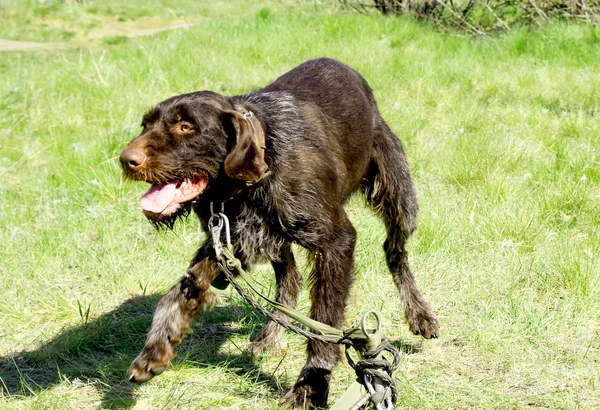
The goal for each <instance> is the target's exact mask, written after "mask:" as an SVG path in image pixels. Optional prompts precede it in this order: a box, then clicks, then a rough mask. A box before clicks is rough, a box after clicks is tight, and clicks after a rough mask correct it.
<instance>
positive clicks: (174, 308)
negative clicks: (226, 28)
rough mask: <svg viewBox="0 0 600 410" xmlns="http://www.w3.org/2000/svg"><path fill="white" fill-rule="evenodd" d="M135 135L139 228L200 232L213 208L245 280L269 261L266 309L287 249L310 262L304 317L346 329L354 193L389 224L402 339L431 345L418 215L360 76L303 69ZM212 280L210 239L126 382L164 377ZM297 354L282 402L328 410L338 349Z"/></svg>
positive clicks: (281, 286)
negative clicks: (220, 213)
mask: <svg viewBox="0 0 600 410" xmlns="http://www.w3.org/2000/svg"><path fill="white" fill-rule="evenodd" d="M142 127H143V131H142V133H141V135H140V136H138V137H137V138H135V139H134V140H133V141H131V142H130V143H129V145H128V146H127V147H126V148H125V150H124V151H123V153H122V154H121V164H122V166H123V169H124V172H125V175H126V176H127V177H128V178H131V179H135V180H142V181H146V182H149V183H151V184H152V186H151V188H150V189H149V191H148V192H147V193H146V194H144V196H143V197H142V201H141V205H142V208H143V209H144V213H145V214H146V216H147V217H148V219H149V220H150V221H151V222H153V223H154V224H156V225H167V226H171V225H172V224H173V223H174V221H175V220H176V219H177V217H179V216H181V215H185V214H187V213H189V211H190V210H193V211H194V212H195V213H196V214H197V215H198V217H199V218H200V222H201V224H202V227H203V228H204V229H205V230H206V229H207V221H208V219H209V217H210V203H211V202H213V203H215V206H217V207H220V204H221V203H224V204H225V205H224V207H225V213H226V214H227V215H228V217H229V220H230V221H231V222H232V227H231V229H232V241H233V243H234V245H235V251H236V255H237V256H238V257H239V258H240V260H242V263H243V264H244V266H245V268H249V267H250V266H251V265H252V263H254V262H255V261H256V260H259V259H267V260H269V261H271V263H272V265H273V268H274V270H275V276H276V281H277V296H276V298H277V301H279V302H281V303H284V304H287V305H289V306H292V307H293V306H295V305H296V302H297V300H298V296H299V293H300V291H301V287H302V277H301V276H300V274H299V272H298V269H297V267H296V264H295V262H294V256H293V254H292V251H291V244H292V243H297V244H299V245H301V246H303V247H304V248H306V249H308V250H309V252H310V253H311V255H312V257H313V260H314V268H313V270H312V272H311V273H310V278H309V283H310V296H311V300H312V307H311V310H310V316H311V317H312V318H314V319H316V320H318V321H321V322H324V323H327V324H329V325H332V326H340V324H341V323H342V321H343V317H344V310H345V307H346V302H347V298H348V293H349V290H350V286H351V284H352V281H353V279H354V273H353V261H354V258H353V255H354V246H355V243H356V231H355V230H354V228H353V227H352V224H351V223H350V221H349V220H348V216H347V215H346V212H345V211H344V206H343V205H344V203H345V202H346V200H347V199H348V198H349V197H350V195H351V194H352V193H353V192H355V191H357V190H362V191H363V192H364V194H365V196H366V198H367V200H368V202H369V203H370V204H371V205H372V206H373V207H374V208H375V209H376V210H377V211H378V212H379V213H380V214H381V216H382V218H383V220H384V222H385V224H386V227H387V233H388V236H387V239H386V241H385V243H384V245H383V246H384V249H385V254H386V258H387V263H388V267H389V269H390V271H391V273H392V275H393V277H394V281H395V283H396V286H397V287H398V290H399V291H400V295H401V297H402V300H403V304H404V312H405V315H406V319H407V321H408V325H409V327H410V330H411V331H412V332H413V333H415V334H420V335H423V336H424V337H425V338H432V337H433V338H435V337H437V335H438V332H439V325H438V321H437V319H436V317H435V316H434V314H433V313H432V312H431V310H430V308H429V306H428V305H427V303H426V302H425V300H424V299H423V298H422V297H421V294H420V293H419V290H418V289H417V286H416V284H415V282H414V279H413V276H412V274H411V272H410V270H409V266H408V258H407V254H406V250H405V243H406V241H407V239H408V238H409V236H410V235H411V233H412V232H413V231H414V229H415V227H416V216H417V202H416V197H415V192H414V187H413V182H412V179H411V175H410V171H409V168H408V164H407V162H406V158H405V155H404V152H403V149H402V145H401V143H400V141H399V140H398V138H397V137H396V136H395V135H394V133H393V132H392V131H391V130H390V129H389V127H388V126H387V124H386V123H385V121H384V120H383V118H382V117H381V115H380V114H379V111H378V109H377V104H376V102H375V99H374V97H373V94H372V91H371V89H370V88H369V85H368V84H367V83H366V81H365V80H364V79H363V78H362V77H361V75H360V74H359V73H357V72H356V71H354V70H353V69H351V68H349V67H347V66H345V65H344V64H342V63H339V62H337V61H335V60H331V59H317V60H311V61H307V62H306V63H304V64H302V65H300V66H298V67H296V68H294V69H293V70H292V71H290V72H288V73H286V74H284V75H283V76H281V77H280V78H278V79H277V80H276V81H275V82H274V83H272V84H270V85H268V86H267V87H265V88H263V89H261V90H258V91H255V92H252V93H249V94H246V95H240V96H235V97H224V96H222V95H219V94H216V93H213V92H210V91H201V92H195V93H190V94H184V95H180V96H176V97H173V98H170V99H168V100H166V101H163V102H162V103H160V104H159V105H158V106H157V107H155V108H153V109H152V110H150V111H149V112H148V113H147V114H146V115H145V116H144V120H143V122H142ZM219 273H220V272H219V268H218V267H217V265H216V261H215V253H214V250H213V247H212V239H211V238H210V236H209V238H208V239H207V240H206V241H205V242H204V244H203V245H202V247H201V248H200V249H199V250H198V252H197V255H196V257H195V258H194V259H193V260H192V262H191V263H190V266H189V269H188V271H187V273H186V274H185V276H184V277H183V279H182V280H181V282H179V284H177V285H176V286H175V287H173V288H172V289H171V290H170V291H169V292H168V293H167V294H166V295H165V296H164V297H163V298H162V299H161V300H160V302H159V303H158V306H157V308H156V313H155V315H154V319H153V321H152V327H151V329H150V332H149V334H148V339H147V341H146V344H145V346H144V348H143V349H142V352H141V353H140V354H139V356H138V357H137V358H136V359H135V360H134V361H133V363H132V364H131V367H130V369H129V372H128V375H129V380H131V381H134V382H144V381H147V380H149V379H150V378H152V377H153V376H155V375H157V374H160V373H162V372H163V371H164V369H165V368H166V366H167V365H168V363H169V361H170V360H171V359H172V358H173V357H174V352H173V347H174V346H175V345H177V344H178V343H179V342H180V341H181V339H182V337H183V335H184V334H185V333H186V332H188V331H189V324H190V322H191V321H192V320H193V319H194V318H195V317H196V315H197V314H198V311H199V310H200V309H204V308H206V307H209V306H210V305H211V304H212V302H213V298H214V297H213V295H212V293H211V292H210V290H209V285H210V284H211V282H213V281H215V279H218V281H220V280H221V279H222V278H220V277H219ZM282 332H283V329H282V328H281V326H279V325H278V324H276V323H275V322H272V321H269V322H268V323H267V325H266V326H265V328H264V329H263V331H262V333H261V334H260V335H259V337H258V338H257V340H255V341H254V342H253V344H252V345H251V349H252V350H253V351H254V352H260V351H262V350H263V349H264V348H267V347H275V346H276V345H277V344H278V340H279V338H280V337H281V335H282ZM307 350H308V360H307V362H306V365H305V366H304V368H303V369H302V372H301V373H300V376H299V378H298V381H297V382H296V384H295V385H294V387H293V388H292V390H291V391H290V392H289V393H288V394H286V396H285V397H284V399H283V402H284V403H285V404H288V405H293V406H304V407H309V406H311V405H316V406H322V405H325V404H326V402H327V392H328V386H329V379H330V377H331V372H332V370H333V367H334V366H335V364H336V363H337V361H338V360H339V359H340V349H339V347H338V346H335V345H327V344H323V343H320V342H313V341H309V342H308V349H307Z"/></svg>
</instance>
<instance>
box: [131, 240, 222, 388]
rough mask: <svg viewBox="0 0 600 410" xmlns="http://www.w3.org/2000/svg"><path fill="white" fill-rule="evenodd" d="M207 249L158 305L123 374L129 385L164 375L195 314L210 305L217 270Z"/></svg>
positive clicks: (203, 250)
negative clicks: (145, 337) (137, 352)
mask: <svg viewBox="0 0 600 410" xmlns="http://www.w3.org/2000/svg"><path fill="white" fill-rule="evenodd" d="M207 249H208V246H203V247H202V248H201V249H200V250H199V251H198V254H197V255H196V257H195V258H194V260H193V261H192V263H191V264H190V267H189V269H188V271H187V273H186V274H185V276H184V277H183V278H182V279H181V281H180V282H179V283H178V284H177V285H175V286H174V287H173V288H171V290H169V292H168V293H167V294H166V295H165V296H163V297H162V299H161V300H160V301H159V302H158V305H157V306H156V311H155V312H154V318H153V319H152V326H151V328H150V331H149V332H148V338H147V339H146V343H145V345H144V348H143V349H142V351H141V352H140V354H139V355H138V357H136V358H135V360H134V361H133V362H132V363H131V366H130V367H129V370H128V371H127V377H128V379H129V380H130V381H132V382H135V383H143V382H146V381H148V380H150V379H151V378H152V377H154V376H157V375H159V374H161V373H162V372H164V370H165V368H166V367H167V365H168V364H169V362H170V361H171V359H173V358H174V357H175V352H174V347H175V346H176V345H178V344H179V343H181V340H182V339H183V336H184V335H185V334H186V333H189V332H190V331H191V329H190V324H191V322H192V321H193V320H194V319H195V318H196V316H197V314H198V312H199V311H200V310H202V309H207V308H210V307H212V305H213V304H214V299H215V296H214V295H213V293H212V292H211V291H210V290H209V286H210V283H211V282H212V281H213V280H214V279H215V278H216V277H217V275H218V274H219V272H220V270H219V267H218V266H217V264H216V262H215V260H214V259H213V258H212V257H210V256H209V255H208V250H207Z"/></svg>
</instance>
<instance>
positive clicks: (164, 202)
mask: <svg viewBox="0 0 600 410" xmlns="http://www.w3.org/2000/svg"><path fill="white" fill-rule="evenodd" d="M175 189H176V184H175V183H174V182H172V183H170V184H167V185H158V184H152V186H151V187H150V189H149V190H148V192H146V193H145V194H144V195H143V196H142V199H141V201H140V204H141V205H142V208H143V209H144V211H148V212H153V213H155V214H159V213H161V212H162V211H164V210H165V209H166V208H167V206H169V204H170V203H171V202H173V200H174V199H175Z"/></svg>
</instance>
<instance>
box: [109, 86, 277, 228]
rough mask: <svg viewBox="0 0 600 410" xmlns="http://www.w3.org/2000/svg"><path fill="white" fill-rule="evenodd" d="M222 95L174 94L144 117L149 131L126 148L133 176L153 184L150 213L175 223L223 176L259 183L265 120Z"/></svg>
mask: <svg viewBox="0 0 600 410" xmlns="http://www.w3.org/2000/svg"><path fill="white" fill-rule="evenodd" d="M243 111H244V110H243V108H242V107H239V106H236V107H234V106H233V105H232V104H231V102H230V101H229V100H228V99H227V98H225V97H223V96H221V95H219V94H216V93H213V92H210V91H202V92H197V93H191V94H184V95H180V96H177V97H173V98H170V99H168V100H165V101H163V102H161V103H160V104H158V105H157V106H156V107H155V108H153V109H151V110H150V111H148V112H147V113H146V115H144V119H143V121H142V127H143V130H142V132H141V134H140V135H139V136H138V137H136V138H134V139H133V140H132V141H131V142H130V143H129V144H128V145H127V147H126V148H125V149H124V150H123V152H122V153H121V156H120V161H121V166H122V168H123V171H124V173H125V176H126V177H127V178H130V179H133V180H139V181H146V182H148V183H150V184H152V185H151V187H150V189H149V190H148V192H146V193H145V194H144V195H143V196H142V199H141V205H142V209H143V210H144V213H145V215H146V216H147V217H148V219H150V221H152V222H154V223H164V224H167V225H170V224H172V223H173V221H174V220H175V219H176V218H177V216H179V215H182V214H185V213H187V212H189V210H190V206H191V203H192V202H193V201H195V200H197V199H198V198H200V197H201V196H202V194H203V193H204V192H205V191H206V190H207V189H208V188H209V187H210V186H211V185H212V184H214V183H215V182H218V180H219V179H221V180H222V179H223V178H229V179H235V180H241V181H246V182H256V181H258V180H259V179H260V178H261V177H262V175H263V174H264V173H265V171H266V169H267V165H266V163H265V160H264V151H263V148H264V134H263V133H262V127H261V125H260V122H258V120H256V119H250V118H248V117H249V115H251V114H248V113H244V112H243Z"/></svg>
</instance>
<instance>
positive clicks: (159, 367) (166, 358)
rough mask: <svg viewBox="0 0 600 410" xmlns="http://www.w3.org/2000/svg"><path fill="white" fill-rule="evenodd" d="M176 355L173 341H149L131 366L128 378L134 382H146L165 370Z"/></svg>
mask: <svg viewBox="0 0 600 410" xmlns="http://www.w3.org/2000/svg"><path fill="white" fill-rule="evenodd" d="M174 357H175V353H174V352H173V346H172V344H171V343H169V342H166V343H152V344H148V343H147V344H146V345H145V346H144V348H143V349H142V352H141V353H140V354H139V355H138V357H136V358H135V360H134V361H133V362H132V363H131V366H129V370H127V379H128V380H129V381H130V382H132V383H145V382H147V381H148V380H150V379H151V378H153V377H154V376H158V375H159V374H161V373H162V372H164V371H165V369H166V368H167V366H168V365H169V362H170V361H171V359H173V358H174Z"/></svg>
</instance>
